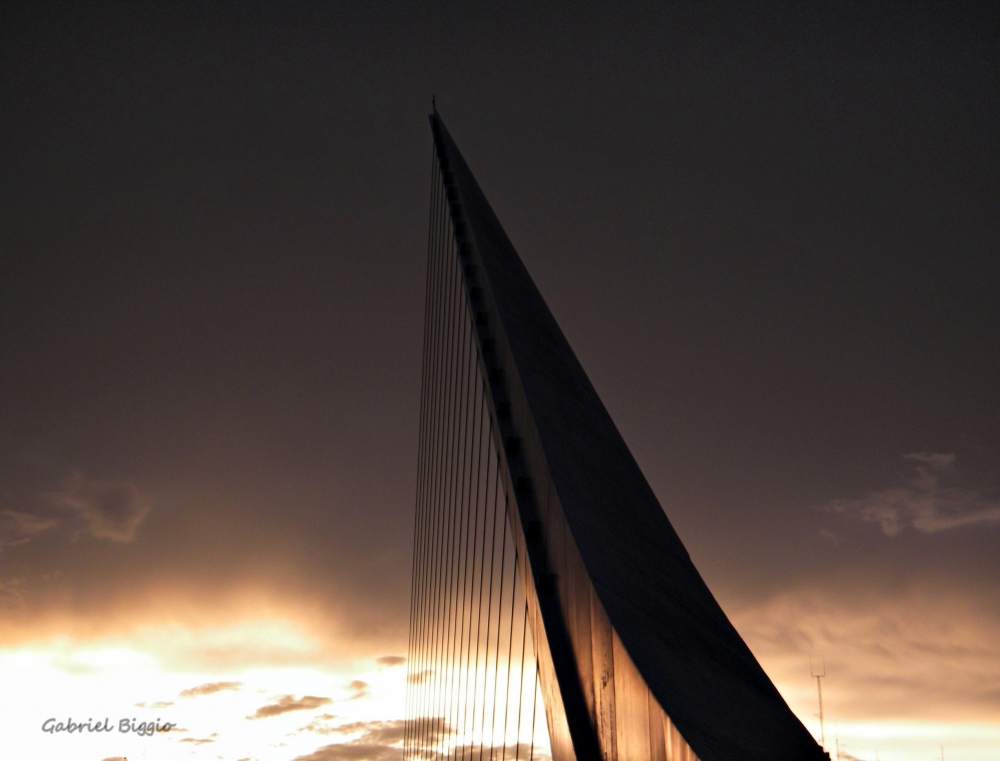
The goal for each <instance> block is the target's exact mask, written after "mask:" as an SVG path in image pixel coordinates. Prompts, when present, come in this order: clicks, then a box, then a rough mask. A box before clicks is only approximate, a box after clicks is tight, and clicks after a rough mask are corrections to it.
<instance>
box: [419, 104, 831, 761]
mask: <svg viewBox="0 0 1000 761" xmlns="http://www.w3.org/2000/svg"><path fill="white" fill-rule="evenodd" d="M431 130H432V134H433V140H434V160H433V162H432V170H431V171H432V199H431V223H430V233H429V241H428V251H429V254H428V269H427V297H426V314H425V329H424V364H423V379H422V391H421V413H420V446H419V460H418V482H417V510H416V522H415V534H414V560H413V591H412V597H411V611H410V635H409V636H410V646H409V670H408V675H407V680H408V687H407V719H408V721H407V730H406V738H405V750H406V756H407V758H408V759H410V758H434V759H438V758H448V759H451V758H454V759H456V760H457V759H462V761H465V760H466V759H474V760H475V761H482V760H483V759H490V760H491V761H492V759H498V760H499V761H507V759H512V760H513V761H522V759H524V760H525V761H534V759H535V758H547V757H550V756H551V758H552V759H553V761H574V760H578V761H633V760H638V759H650V761H694V760H695V759H700V760H701V761H765V759H766V760H767V761H793V760H794V761H823V760H824V759H827V758H828V756H827V755H826V754H825V753H824V752H823V750H822V749H821V748H820V747H819V745H817V743H816V742H815V741H814V740H813V738H812V736H811V735H810V734H809V733H808V732H807V731H806V729H805V727H803V726H802V724H801V722H799V720H798V719H797V718H796V717H795V716H794V714H792V712H791V711H790V710H789V708H788V706H787V705H786V704H785V702H784V700H783V699H782V698H781V696H780V694H779V693H778V691H777V690H776V689H775V687H774V685H773V684H772V683H771V681H770V680H769V679H768V677H767V675H766V674H765V673H764V671H763V670H762V669H761V667H760V665H759V664H758V663H757V661H756V659H755V658H754V657H753V655H752V654H751V652H750V650H749V649H748V648H747V646H746V644H745V643H744V642H743V640H742V639H741V637H740V636H739V634H738V633H737V632H736V630H735V629H734V628H733V626H732V625H731V624H730V623H729V620H728V619H727V618H726V616H725V614H724V613H723V611H722V609H721V608H720V607H719V605H718V604H717V603H716V601H715V598H714V597H713V596H712V594H711V592H710V591H709V590H708V588H707V587H706V586H705V583H704V582H703V581H702V579H701V576H700V575H699V574H698V572H697V570H696V569H695V567H694V565H693V564H692V563H691V560H690V558H689V557H688V554H687V551H686V550H685V549H684V546H683V545H682V544H681V541H680V539H679V538H678V537H677V535H676V533H675V532H674V530H673V528H672V526H671V525H670V522H669V521H668V519H667V517H666V515H665V514H664V512H663V510H662V509H661V507H660V505H659V503H658V502H657V500H656V497H655V496H654V495H653V492H652V490H651V489H650V487H649V485H648V483H647V482H646V479H645V477H644V476H643V475H642V472H641V471H640V470H639V467H638V465H637V464H636V463H635V461H634V460H633V458H632V456H631V454H630V453H629V450H628V447H627V446H626V445H625V442H624V441H623V440H622V438H621V436H620V434H619V433H618V430H617V428H616V427H615V425H614V423H613V422H612V420H611V418H610V416H609V415H608V413H607V411H606V410H605V408H604V405H603V404H602V403H601V400H600V399H599V397H598V396H597V393H596V392H595V391H594V388H593V386H592V385H591V384H590V381H589V380H588V379H587V376H586V373H585V372H584V371H583V368H582V367H581V366H580V363H579V362H578V361H577V359H576V357H575V355H574V354H573V352H572V350H571V349H570V347H569V344H568V343H567V341H566V339H565V338H564V337H563V335H562V332H561V331H560V330H559V327H558V325H557V324H556V322H555V320H554V318H553V317H552V315H551V313H550V312H549V310H548V307H547V306H546V305H545V302H544V301H543V300H542V297H541V295H540V294H539V292H538V290H537V289H536V288H535V285H534V283H533V282H532V280H531V278H530V276H529V275H528V272H527V270H526V269H525V268H524V265H523V264H522V263H521V260H520V258H519V257H518V255H517V253H516V252H515V251H514V248H513V246H512V245H511V243H510V241H509V240H508V238H507V236H506V234H505V233H504V231H503V228H502V227H501V225H500V223H499V221H498V220H497V218H496V216H495V215H494V213H493V210H492V209H491V208H490V206H489V204H488V202H487V201H486V198H485V197H484V195H483V193H482V191H481V190H480V188H479V186H478V184H477V183H476V181H475V179H474V178H473V176H472V173H471V172H470V171H469V168H468V166H467V165H466V163H465V161H464V159H463V158H462V156H461V154H460V153H459V151H458V148H457V147H456V145H455V143H454V141H453V140H452V138H451V136H450V135H449V134H448V131H447V130H446V129H445V127H444V124H443V123H442V121H441V119H440V117H439V116H438V115H437V113H434V114H433V115H432V116H431Z"/></svg>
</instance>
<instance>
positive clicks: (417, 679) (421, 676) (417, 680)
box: [406, 669, 434, 684]
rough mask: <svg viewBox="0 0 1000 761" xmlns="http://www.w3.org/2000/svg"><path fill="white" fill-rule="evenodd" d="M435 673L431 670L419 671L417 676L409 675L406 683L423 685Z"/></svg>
mask: <svg viewBox="0 0 1000 761" xmlns="http://www.w3.org/2000/svg"><path fill="white" fill-rule="evenodd" d="M433 673H434V672H433V671H431V670H430V669H424V670H423V671H418V672H417V673H416V674H407V675H406V681H407V682H409V683H410V684H423V683H424V682H426V681H427V680H428V679H430V676H431V674H433Z"/></svg>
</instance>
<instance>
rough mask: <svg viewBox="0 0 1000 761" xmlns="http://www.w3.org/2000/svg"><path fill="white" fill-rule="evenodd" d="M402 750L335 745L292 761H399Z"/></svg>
mask: <svg viewBox="0 0 1000 761" xmlns="http://www.w3.org/2000/svg"><path fill="white" fill-rule="evenodd" d="M402 758H403V749H402V748H398V747H395V746H392V745H373V744H368V743H337V744H334V745H324V746H323V747H322V748H317V749H316V750H314V751H313V752H312V753H310V754H309V755H307V756H298V757H297V758H295V760H294V761H400V759H402Z"/></svg>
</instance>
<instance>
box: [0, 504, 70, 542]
mask: <svg viewBox="0 0 1000 761" xmlns="http://www.w3.org/2000/svg"><path fill="white" fill-rule="evenodd" d="M58 524H59V521H58V520H56V519H55V518H42V517H40V516H37V515H33V514H32V513H22V512H20V511H18V510H0V550H3V548H4V547H16V546H17V545H19V544H27V543H28V542H30V541H31V539H32V537H34V536H35V535H36V534H41V533H43V532H45V531H48V530H50V529H53V528H55V527H56V526H57V525H58Z"/></svg>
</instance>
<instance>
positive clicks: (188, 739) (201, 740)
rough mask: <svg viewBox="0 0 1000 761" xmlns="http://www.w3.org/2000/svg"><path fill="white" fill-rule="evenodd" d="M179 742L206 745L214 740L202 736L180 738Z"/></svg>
mask: <svg viewBox="0 0 1000 761" xmlns="http://www.w3.org/2000/svg"><path fill="white" fill-rule="evenodd" d="M181 742H182V743H193V744H195V745H206V744H207V743H214V742H215V740H212V739H210V738H207V737H204V738H198V737H185V738H184V739H183V740H181Z"/></svg>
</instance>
